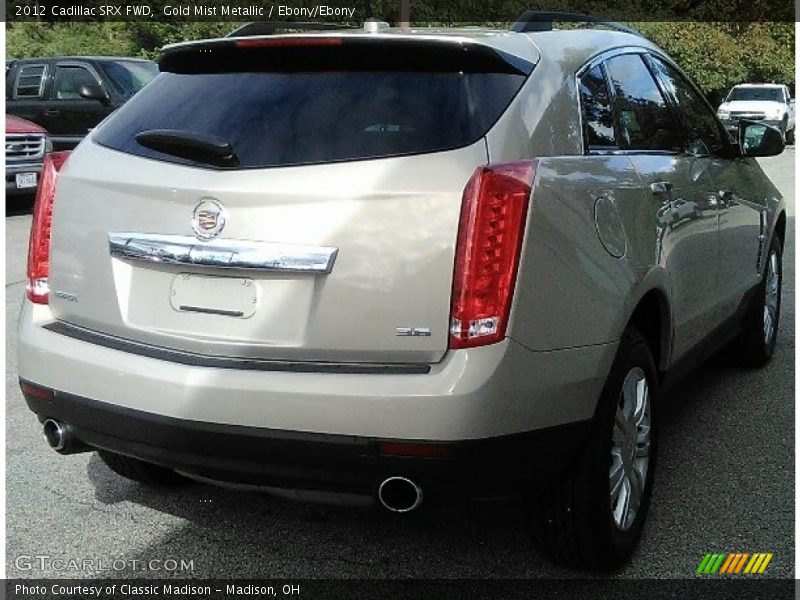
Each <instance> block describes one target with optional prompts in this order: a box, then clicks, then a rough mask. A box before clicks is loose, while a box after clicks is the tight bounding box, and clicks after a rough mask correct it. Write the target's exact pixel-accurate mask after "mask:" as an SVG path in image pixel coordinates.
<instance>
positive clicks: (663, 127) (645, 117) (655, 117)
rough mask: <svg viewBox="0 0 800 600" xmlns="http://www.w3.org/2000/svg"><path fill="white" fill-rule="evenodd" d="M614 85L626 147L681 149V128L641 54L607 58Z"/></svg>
mask: <svg viewBox="0 0 800 600" xmlns="http://www.w3.org/2000/svg"><path fill="white" fill-rule="evenodd" d="M606 69H607V71H608V75H609V78H610V79H611V84H612V85H613V86H614V96H615V99H614V112H615V116H616V119H617V122H618V130H619V134H620V139H619V145H620V148H622V149H624V150H666V151H678V150H680V149H681V144H680V135H679V134H678V128H677V127H676V123H675V121H674V120H673V118H672V115H671V113H670V110H669V108H668V107H667V103H666V101H665V100H664V97H663V96H662V95H661V92H660V91H659V89H658V86H657V85H656V82H655V80H654V79H653V76H652V75H651V74H650V71H649V69H648V68H647V66H645V64H644V61H643V60H642V57H641V56H640V55H639V54H622V55H620V56H615V57H614V58H611V59H609V60H608V61H606Z"/></svg>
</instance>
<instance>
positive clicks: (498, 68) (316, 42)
mask: <svg viewBox="0 0 800 600" xmlns="http://www.w3.org/2000/svg"><path fill="white" fill-rule="evenodd" d="M533 66H534V64H533V63H532V62H530V61H528V60H525V59H523V58H521V57H519V56H515V55H513V54H509V53H507V52H504V51H502V50H498V49H497V48H492V47H490V46H487V45H484V44H480V43H476V42H472V41H469V40H464V39H438V38H411V37H403V36H396V35H391V36H390V35H375V34H365V35H359V34H355V35H352V34H346V35H336V34H330V33H325V34H318V35H308V34H300V35H297V34H295V35H275V36H257V37H239V38H221V39H216V40H207V41H200V42H189V43H182V44H175V45H171V46H166V47H165V48H164V49H163V54H162V56H161V60H160V61H159V68H160V69H161V71H164V72H169V73H186V74H189V73H232V72H258V71H269V72H301V71H302V72H320V71H399V72H404V71H407V72H428V73H430V72H443V73H450V72H464V73H507V74H511V75H523V76H526V77H527V76H528V75H529V74H530V73H531V71H532V70H533Z"/></svg>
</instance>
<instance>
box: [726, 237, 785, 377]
mask: <svg viewBox="0 0 800 600" xmlns="http://www.w3.org/2000/svg"><path fill="white" fill-rule="evenodd" d="M782 288H783V249H782V248H781V244H780V241H779V240H778V238H777V237H774V236H773V238H772V241H771V242H770V245H769V249H768V250H767V260H766V262H765V264H764V272H763V273H762V275H761V281H760V282H759V284H758V286H757V287H756V290H755V292H754V293H753V297H752V298H751V299H750V304H749V305H748V307H747V310H746V312H745V316H744V319H743V321H742V331H741V333H740V334H739V336H738V337H737V338H736V339H735V340H734V341H733V343H732V344H731V350H732V351H733V356H734V359H735V361H736V362H738V363H739V364H741V365H744V366H749V367H763V366H764V365H765V364H767V363H768V362H769V359H770V358H772V354H773V353H774V352H775V341H776V340H777V338H778V325H779V323H780V318H781V290H782ZM768 316H769V318H770V320H771V324H770V328H769V331H767V328H768V323H767V317H768Z"/></svg>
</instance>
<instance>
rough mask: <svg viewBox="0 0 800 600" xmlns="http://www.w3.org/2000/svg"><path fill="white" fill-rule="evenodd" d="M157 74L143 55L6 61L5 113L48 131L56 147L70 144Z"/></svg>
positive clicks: (70, 146) (58, 148) (77, 140)
mask: <svg viewBox="0 0 800 600" xmlns="http://www.w3.org/2000/svg"><path fill="white" fill-rule="evenodd" d="M157 74H158V65H156V64H155V63H154V62H152V61H149V60H143V59H139V58H116V57H86V56H78V57H67V56H64V57H51V58H27V59H21V60H14V61H12V62H11V64H10V65H7V67H6V113H8V114H11V115H16V116H18V117H22V118H23V119H27V120H29V121H32V122H34V123H37V124H38V125H41V126H42V127H44V128H45V129H46V130H47V131H48V132H50V135H51V139H52V141H53V146H54V148H55V149H56V150H65V149H71V148H74V147H75V146H77V145H78V142H80V141H81V140H82V139H83V138H84V136H85V135H86V134H87V133H88V132H89V131H91V130H92V128H94V127H95V126H96V125H97V124H98V123H99V122H100V121H102V120H103V119H104V118H105V117H106V116H108V115H109V114H111V113H112V112H113V111H115V110H116V109H117V108H119V107H120V106H122V105H123V104H124V103H125V102H126V101H127V100H128V99H129V98H131V97H132V96H133V95H134V94H135V93H136V92H138V91H139V90H140V89H142V88H143V87H144V86H145V85H147V84H148V83H149V82H150V81H151V80H152V79H153V78H154V77H155V76H156V75H157Z"/></svg>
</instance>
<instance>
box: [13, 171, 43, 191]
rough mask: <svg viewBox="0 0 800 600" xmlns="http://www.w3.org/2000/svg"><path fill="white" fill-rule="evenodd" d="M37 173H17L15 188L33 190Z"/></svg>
mask: <svg viewBox="0 0 800 600" xmlns="http://www.w3.org/2000/svg"><path fill="white" fill-rule="evenodd" d="M37 180H38V173H17V188H19V189H24V188H35V187H36V183H37Z"/></svg>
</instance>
